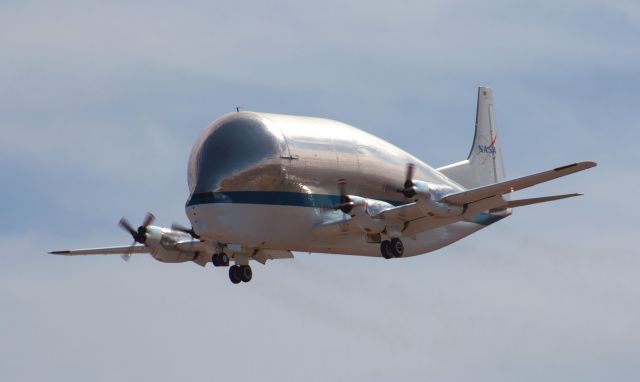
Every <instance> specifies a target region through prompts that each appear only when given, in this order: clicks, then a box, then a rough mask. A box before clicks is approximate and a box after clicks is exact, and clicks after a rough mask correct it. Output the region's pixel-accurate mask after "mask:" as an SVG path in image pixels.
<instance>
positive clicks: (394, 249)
mask: <svg viewBox="0 0 640 382" xmlns="http://www.w3.org/2000/svg"><path fill="white" fill-rule="evenodd" d="M380 252H381V253H382V257H384V258H385V259H390V258H392V257H401V256H402V255H403V254H404V244H402V241H401V240H400V239H398V238H397V237H394V238H393V239H391V240H383V241H382V243H380Z"/></svg>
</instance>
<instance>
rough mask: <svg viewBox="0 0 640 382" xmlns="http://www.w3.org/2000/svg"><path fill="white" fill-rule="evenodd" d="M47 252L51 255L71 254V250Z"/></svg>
mask: <svg viewBox="0 0 640 382" xmlns="http://www.w3.org/2000/svg"><path fill="white" fill-rule="evenodd" d="M47 253H48V254H50V255H70V254H71V251H50V252H47Z"/></svg>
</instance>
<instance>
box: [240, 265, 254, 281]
mask: <svg viewBox="0 0 640 382" xmlns="http://www.w3.org/2000/svg"><path fill="white" fill-rule="evenodd" d="M251 277H253V272H252V271H251V267H250V266H248V265H241V266H240V279H241V280H242V282H245V283H248V282H249V281H251Z"/></svg>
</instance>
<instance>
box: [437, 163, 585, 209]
mask: <svg viewBox="0 0 640 382" xmlns="http://www.w3.org/2000/svg"><path fill="white" fill-rule="evenodd" d="M596 165H597V164H596V163H595V162H580V163H574V164H570V165H567V166H562V167H558V168H554V169H553V170H549V171H544V172H540V173H537V174H533V175H527V176H523V177H522V178H517V179H513V180H507V181H504V182H500V183H496V184H491V185H488V186H482V187H477V188H473V189H471V190H467V191H462V192H458V193H455V194H450V195H447V196H445V197H444V198H443V199H442V201H445V202H447V203H451V204H456V205H464V204H468V203H474V202H477V201H479V200H482V199H486V198H490V197H492V196H500V195H504V194H508V193H511V192H515V191H519V190H522V189H524V188H527V187H531V186H535V185H536V184H539V183H543V182H547V181H550V180H553V179H556V178H560V177H562V176H566V175H569V174H573V173H575V172H578V171H583V170H586V169H589V168H592V167H595V166H596Z"/></svg>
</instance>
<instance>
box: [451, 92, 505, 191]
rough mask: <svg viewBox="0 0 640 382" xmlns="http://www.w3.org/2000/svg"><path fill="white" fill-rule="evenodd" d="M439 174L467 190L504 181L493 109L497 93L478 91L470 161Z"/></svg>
mask: <svg viewBox="0 0 640 382" xmlns="http://www.w3.org/2000/svg"><path fill="white" fill-rule="evenodd" d="M438 171H440V172H442V173H443V174H444V175H446V176H447V177H449V178H451V179H453V180H454V181H456V182H457V183H459V184H460V185H462V186H464V187H466V188H475V187H480V186H486V185H488V184H493V183H498V182H501V181H503V180H504V165H503V163H502V150H501V149H500V139H499V137H498V129H497V128H496V115H495V111H494V109H493V93H492V91H491V89H489V88H487V87H479V88H478V108H477V111H476V131H475V135H474V137H473V145H472V146H471V152H470V153H469V157H468V158H467V160H464V161H462V162H458V163H454V164H451V165H448V166H445V167H441V168H439V169H438Z"/></svg>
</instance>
